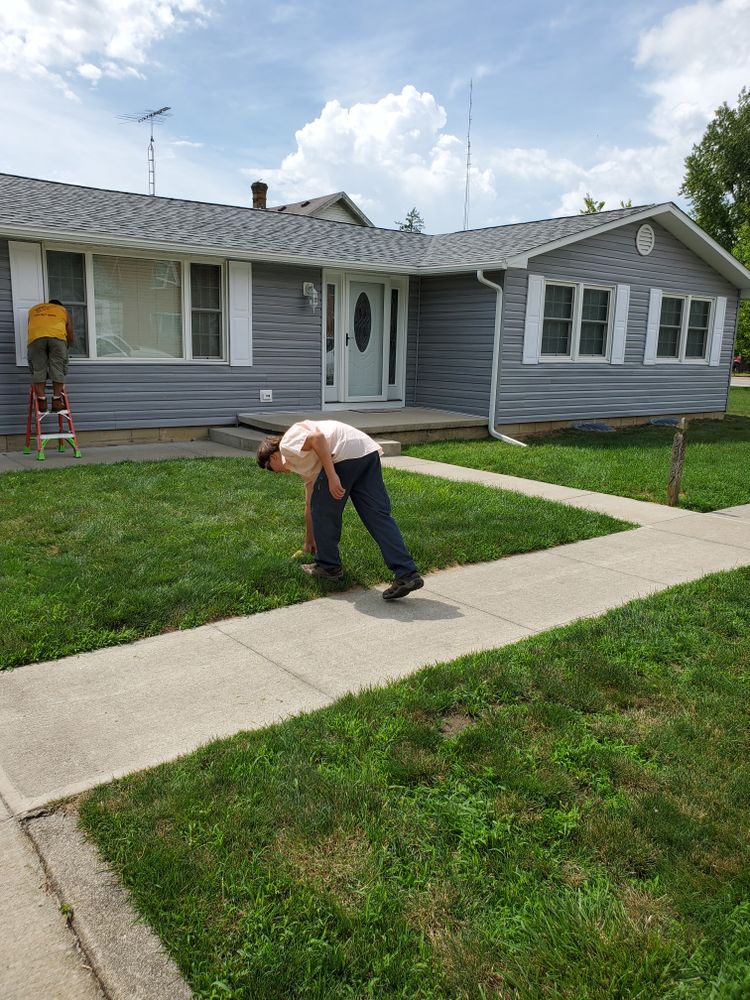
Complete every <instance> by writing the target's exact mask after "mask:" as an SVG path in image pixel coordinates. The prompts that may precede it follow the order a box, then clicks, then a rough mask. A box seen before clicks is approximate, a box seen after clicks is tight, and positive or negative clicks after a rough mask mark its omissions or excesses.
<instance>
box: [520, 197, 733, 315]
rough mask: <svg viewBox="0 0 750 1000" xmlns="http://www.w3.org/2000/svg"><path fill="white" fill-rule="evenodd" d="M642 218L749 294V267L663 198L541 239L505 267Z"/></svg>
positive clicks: (521, 262)
mask: <svg viewBox="0 0 750 1000" xmlns="http://www.w3.org/2000/svg"><path fill="white" fill-rule="evenodd" d="M644 219H658V222H659V224H660V225H661V226H663V227H664V229H666V230H667V232H669V233H671V234H672V235H673V236H675V237H676V238H677V239H678V240H679V241H680V242H681V243H683V244H684V245H685V246H686V247H688V249H689V250H692V251H693V253H695V254H696V255H697V256H698V257H700V258H701V259H702V260H704V261H705V262H706V263H707V264H709V265H710V266H711V267H713V268H714V270H715V271H718V272H719V274H721V275H722V276H723V277H724V278H726V279H727V281H729V282H731V284H733V285H734V286H735V287H736V288H738V289H740V291H741V293H742V295H741V297H742V298H743V299H744V298H748V297H750V270H748V269H747V268H746V267H744V266H743V265H742V264H740V262H739V261H738V260H737V258H736V257H733V256H732V255H731V254H730V253H728V251H726V250H725V249H724V247H722V246H720V245H719V244H718V243H717V242H716V240H714V239H712V238H711V237H710V236H709V235H708V233H706V232H704V231H703V230H702V229H701V228H700V226H698V225H697V224H696V223H695V222H693V220H692V219H691V218H690V216H689V215H687V214H686V213H685V212H683V211H682V210H681V209H680V208H678V207H677V206H676V205H674V204H672V202H665V203H664V204H662V205H654V206H652V207H651V208H646V209H644V210H643V211H642V212H634V213H633V214H632V215H626V216H624V217H623V218H620V219H615V220H614V221H613V222H606V223H604V224H603V225H601V226H594V227H593V228H591V229H587V230H585V231H584V232H582V233H575V234H574V235H573V236H563V237H561V238H560V239H559V240H553V241H552V242H551V243H544V244H543V245H542V246H539V247H535V248H534V249H533V250H527V251H525V252H524V253H522V254H516V255H515V256H514V257H509V258H508V267H518V268H526V267H528V265H529V260H530V258H532V257H539V256H540V255H541V254H545V253H550V252H551V251H552V250H557V249H559V248H560V247H565V246H569V245H570V244H571V243H579V242H580V241H581V240H585V239H588V238H589V237H591V236H599V235H600V234H601V233H606V232H609V231H610V230H612V229H619V228H621V227H622V226H628V225H630V224H631V223H633V222H641V221H643V220H644Z"/></svg>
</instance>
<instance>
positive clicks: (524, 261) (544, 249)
mask: <svg viewBox="0 0 750 1000" xmlns="http://www.w3.org/2000/svg"><path fill="white" fill-rule="evenodd" d="M669 207H670V206H669V205H668V204H664V205H654V206H652V207H651V208H645V209H643V211H642V212H634V213H633V214H632V215H626V216H625V217H624V218H620V219H613V220H612V222H603V223H602V224H601V225H600V226H592V227H591V228H590V229H585V230H583V232H580V233H573V234H572V235H571V236H561V237H560V239H558V240H550V242H549V243H542V244H541V245H540V246H538V247H534V248H533V249H531V250H524V252H523V253H519V254H515V255H514V256H512V257H509V258H508V267H522V268H525V267H528V265H529V259H530V258H531V257H538V256H539V255H540V254H543V253H550V252H551V251H552V250H558V249H559V248H560V247H566V246H569V245H570V244H571V243H579V242H580V241H581V240H586V239H588V238H589V236H598V235H599V234H600V233H607V232H609V230H610V229H619V228H620V227H621V226H627V225H630V223H632V222H640V221H641V220H642V219H651V218H653V217H654V216H655V215H658V214H660V213H661V212H663V211H666V210H667V209H668V208H669Z"/></svg>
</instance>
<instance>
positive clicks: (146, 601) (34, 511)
mask: <svg viewBox="0 0 750 1000" xmlns="http://www.w3.org/2000/svg"><path fill="white" fill-rule="evenodd" d="M385 478H386V482H387V485H388V489H389V491H390V493H391V496H392V499H393V504H394V511H395V514H396V518H397V520H398V522H399V524H400V526H401V528H402V531H403V533H404V537H405V538H406V541H407V544H408V545H409V547H410V548H411V551H412V553H413V554H414V558H415V559H416V561H417V564H418V565H419V566H420V567H421V569H422V570H423V571H424V572H427V571H429V570H432V569H437V568H442V567H446V566H450V565H455V564H459V563H472V562H481V561H484V560H489V559H499V558H501V557H502V556H506V555H510V554H511V553H516V552H529V551H532V550H534V549H543V548H547V547H549V546H552V545H560V544H562V543H565V542H572V541H576V540H578V539H581V538H590V537H593V536H595V535H602V534H609V533H610V532H613V531H620V530H624V529H625V528H627V527H630V526H629V525H626V524H625V523H623V522H622V521H615V520H613V519H612V518H608V517H604V516H600V515H598V514H593V513H589V512H588V511H582V510H575V509H573V508H570V507H565V506H562V505H560V504H551V503H548V502H546V501H544V500H539V499H536V498H533V497H524V496H520V495H519V494H515V493H507V492H502V491H499V490H494V489H489V488H486V487H482V486H477V485H474V484H470V483H462V484H457V483H451V482H448V481H446V480H441V479H435V478H427V477H424V476H417V475H410V474H408V473H404V472H397V471H394V470H385ZM0 489H1V490H2V505H3V532H2V537H1V538H0V589H1V590H2V593H3V601H2V606H1V607H0V636H1V637H2V638H0V667H5V668H7V667H12V666H17V665H20V664H23V663H31V662H35V661H39V660H45V659H54V658H57V657H60V656H65V655H68V654H71V653H79V652H85V651H87V650H91V649H98V648H100V647H103V646H111V645H115V644H117V643H123V642H131V641H132V640H134V639H137V638H140V637H142V636H146V635H153V634H156V633H159V632H164V631H167V630H171V629H179V628H191V627H194V626H196V625H202V624H204V623H205V622H209V621H214V620H216V619H219V618H226V617H229V616H231V615H246V614H253V613H255V612H257V611H266V610H268V609H270V608H276V607H281V606H283V605H288V604H294V603H296V602H298V601H305V600H309V599H311V598H313V597H316V596H319V595H320V593H321V592H324V591H326V590H331V589H334V590H336V589H339V590H341V589H345V588H346V587H351V586H353V585H355V584H360V585H362V586H371V585H372V584H374V583H377V582H379V581H382V580H384V579H386V578H387V575H388V570H387V569H386V567H385V566H384V565H383V562H382V559H381V556H380V552H379V550H378V549H377V546H376V545H375V543H374V542H373V541H372V539H371V538H370V536H369V535H368V534H367V532H366V531H365V529H364V527H363V526H362V525H361V523H360V521H359V519H358V518H357V516H356V514H355V513H354V511H353V510H351V505H348V510H347V513H346V516H345V526H344V535H343V545H342V557H343V560H344V565H345V568H346V570H347V573H346V577H345V579H344V582H343V583H342V584H340V585H335V584H319V583H316V582H315V581H313V580H311V579H310V578H309V577H306V576H305V575H304V574H303V573H301V572H300V570H299V567H298V565H297V564H296V563H295V562H293V561H292V560H291V559H290V556H291V554H292V553H293V552H294V551H295V550H296V549H298V548H299V546H300V545H301V544H302V538H303V534H304V491H303V487H302V485H301V481H300V480H298V479H297V477H294V476H271V475H269V474H268V473H266V472H262V471H261V470H260V469H258V468H257V466H255V464H254V463H253V462H251V461H249V460H247V459H202V460H182V461H174V462H143V463H134V462H125V463H120V464H117V465H100V466H81V467H79V468H77V469H60V470H59V471H57V470H56V471H54V472H52V471H50V472H44V473H33V474H32V473H28V472H20V473H9V474H5V475H3V476H2V477H0Z"/></svg>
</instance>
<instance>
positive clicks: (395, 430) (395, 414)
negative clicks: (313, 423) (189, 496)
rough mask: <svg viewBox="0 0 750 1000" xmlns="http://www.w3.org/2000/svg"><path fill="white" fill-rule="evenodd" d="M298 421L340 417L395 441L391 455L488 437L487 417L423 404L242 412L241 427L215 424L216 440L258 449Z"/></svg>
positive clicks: (383, 439)
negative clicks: (430, 444) (432, 444)
mask: <svg viewBox="0 0 750 1000" xmlns="http://www.w3.org/2000/svg"><path fill="white" fill-rule="evenodd" d="M298 420H340V421H341V422H342V423H345V424H351V425H352V427H357V428H358V429H359V430H361V431H364V432H365V434H369V435H370V436H371V437H374V438H376V439H377V440H379V441H381V442H383V441H385V442H392V443H393V446H392V447H390V448H387V449H386V452H387V453H388V454H399V452H400V447H398V446H400V445H401V444H420V443H422V442H425V441H447V440H458V439H460V440H463V441H476V440H479V439H481V438H485V437H487V436H488V435H487V418H486V417H484V416H479V415H477V414H472V413H452V412H450V411H448V410H434V409H429V408H427V407H421V406H405V407H404V408H403V409H399V410H385V409H383V410H372V409H367V410H365V409H351V410H304V411H299V410H284V411H281V412H277V413H257V412H255V413H252V412H251V413H239V414H238V415H237V423H238V426H237V427H212V428H211V429H210V431H209V434H210V437H211V439H212V440H213V441H217V442H220V443H221V444H228V445H232V446H233V447H235V448H243V449H246V450H255V448H256V447H257V445H258V443H259V442H260V441H261V440H262V439H263V438H264V437H265V436H266V435H268V434H283V433H284V431H286V430H287V429H288V428H289V427H291V425H292V424H293V423H296V421H298Z"/></svg>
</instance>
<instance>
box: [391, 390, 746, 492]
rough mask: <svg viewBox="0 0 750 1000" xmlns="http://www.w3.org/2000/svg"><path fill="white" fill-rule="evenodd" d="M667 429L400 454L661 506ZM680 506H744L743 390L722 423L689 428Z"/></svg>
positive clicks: (420, 448) (444, 445) (559, 435)
mask: <svg viewBox="0 0 750 1000" xmlns="http://www.w3.org/2000/svg"><path fill="white" fill-rule="evenodd" d="M673 439H674V430H673V429H672V428H668V427H650V426H649V427H634V428H630V429H626V430H621V431H617V432H616V433H615V434H587V433H583V432H579V431H567V430H566V431H558V432H556V433H554V434H548V435H544V436H543V437H539V438H530V439H529V441H528V445H529V446H528V448H514V447H512V446H508V445H505V444H502V443H501V442H498V441H492V440H486V441H444V442H440V443H436V444H420V445H410V446H409V447H408V448H405V449H404V451H405V453H406V454H409V455H414V456H415V457H417V458H428V459H433V460H434V461H438V462H449V463H451V464H453V465H463V466H467V467H469V468H473V469H486V470H487V471H489V472H503V473H506V474H508V475H513V476H521V477H523V478H524V479H537V480H541V481H542V482H548V483H558V484H560V485H561V486H571V487H575V488H578V489H585V490H595V491H596V492H600V493H614V494H615V495H616V496H623V497H632V498H633V499H635V500H650V501H653V502H654V503H666V502H667V481H668V478H669V465H670V459H671V454H672V441H673ZM687 440H688V445H687V454H686V459H685V472H684V475H683V479H682V493H681V496H680V506H682V507H687V508H688V509H690V510H697V511H709V510H719V509H721V508H723V507H733V506H735V505H736V504H743V503H748V502H749V501H750V389H732V390H731V398H730V408H729V411H728V414H727V416H726V417H725V419H724V420H723V421H716V420H701V421H695V422H694V423H692V424H691V425H690V430H689V431H688V439H687Z"/></svg>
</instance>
